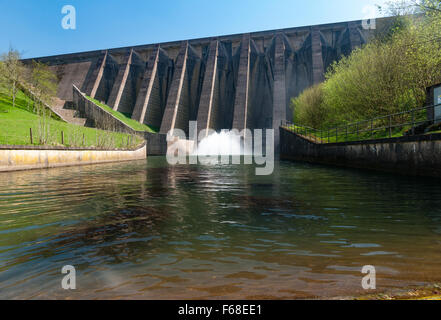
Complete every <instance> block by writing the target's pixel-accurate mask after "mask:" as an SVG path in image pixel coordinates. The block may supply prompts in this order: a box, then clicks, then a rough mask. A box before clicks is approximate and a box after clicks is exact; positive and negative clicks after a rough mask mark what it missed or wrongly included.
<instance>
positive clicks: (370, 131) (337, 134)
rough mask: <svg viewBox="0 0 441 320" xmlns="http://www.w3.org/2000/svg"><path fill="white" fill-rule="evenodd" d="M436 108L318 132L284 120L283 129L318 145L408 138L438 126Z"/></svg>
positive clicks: (427, 107) (409, 111)
mask: <svg viewBox="0 0 441 320" xmlns="http://www.w3.org/2000/svg"><path fill="white" fill-rule="evenodd" d="M435 108H441V104H437V105H431V106H425V107H422V108H416V109H412V110H408V111H403V112H398V113H393V114H389V115H386V116H381V117H377V118H372V119H369V120H362V121H358V122H354V123H348V124H345V125H340V126H335V127H328V128H325V129H315V128H311V127H308V126H302V125H298V124H295V123H293V122H290V121H285V120H282V122H281V126H282V127H283V128H285V129H288V130H290V131H292V132H295V133H296V134H299V135H301V136H303V137H305V138H308V139H309V140H311V141H314V142H315V143H321V144H323V143H335V142H348V141H360V140H373V139H380V138H392V137H395V136H402V135H403V133H404V132H405V133H406V134H407V135H415V134H420V133H421V132H417V131H418V129H419V126H420V125H422V124H427V126H428V125H430V124H433V123H434V120H433V119H434V118H435ZM440 111H441V110H440ZM429 115H431V117H428V116H429Z"/></svg>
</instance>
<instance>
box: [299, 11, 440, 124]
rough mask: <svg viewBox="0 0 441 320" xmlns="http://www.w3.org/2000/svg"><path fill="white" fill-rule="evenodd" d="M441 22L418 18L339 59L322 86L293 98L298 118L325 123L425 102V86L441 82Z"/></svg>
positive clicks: (350, 119)
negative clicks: (385, 37)
mask: <svg viewBox="0 0 441 320" xmlns="http://www.w3.org/2000/svg"><path fill="white" fill-rule="evenodd" d="M407 19H410V18H407ZM440 22H441V18H440V17H439V16H433V17H430V18H429V17H425V18H413V19H412V20H409V23H403V24H402V27H401V29H400V30H396V31H395V32H394V33H393V34H391V35H390V36H389V37H388V38H387V39H386V40H385V39H381V40H380V39H377V40H374V41H373V42H371V43H369V44H367V45H366V46H364V47H363V48H362V49H357V50H355V51H354V52H353V53H352V54H351V55H350V56H348V57H343V58H342V59H341V60H340V61H338V62H335V63H334V64H333V65H332V66H331V67H330V69H329V70H328V72H327V73H326V77H325V78H326V80H325V82H324V83H323V84H322V85H321V86H319V87H313V88H311V89H308V90H306V91H304V92H303V93H302V94H301V95H300V96H299V97H297V98H296V99H293V100H292V104H293V107H294V108H295V109H294V118H295V122H296V123H299V124H304V125H309V126H314V127H316V128H320V127H322V128H323V127H324V126H329V125H337V124H341V123H342V122H343V123H344V122H354V121H357V120H362V119H369V118H374V117H378V116H381V115H387V114H391V113H395V112H400V111H405V110H409V109H413V108H416V107H419V106H422V105H423V104H424V102H425V99H426V93H425V88H426V87H428V86H431V85H433V84H436V83H439V82H441V23H440ZM317 88H320V89H317ZM324 110H325V111H326V112H324Z"/></svg>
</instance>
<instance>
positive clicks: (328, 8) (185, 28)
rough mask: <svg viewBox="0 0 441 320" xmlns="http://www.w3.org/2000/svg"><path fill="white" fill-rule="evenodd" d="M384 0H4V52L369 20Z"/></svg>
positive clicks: (59, 50)
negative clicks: (67, 21)
mask: <svg viewBox="0 0 441 320" xmlns="http://www.w3.org/2000/svg"><path fill="white" fill-rule="evenodd" d="M382 3H384V0H266V1H262V0H174V1H170V0H123V1H121V0H118V1H117V0H0V52H4V51H7V50H8V48H9V47H10V46H12V47H14V48H16V49H18V50H20V51H21V52H22V53H23V57H25V58H29V57H39V56H47V55H55V54H63V53H70V52H79V51H88V50H98V49H105V48H115V47H123V46H132V45H139V44H148V43H156V42H166V41H173V40H182V39H192V38H200V37H208V36H216V35H226V34H233V33H242V32H253V31H262V30H270V29H278V28H289V27H296V26H304V25H312V24H321V23H330V22H339V21H346V20H356V19H362V18H365V17H366V13H367V12H369V10H368V9H366V8H369V6H370V7H371V8H373V6H374V5H375V4H382ZM64 5H73V6H74V7H75V9H76V30H65V29H63V28H62V27H61V20H62V18H63V14H62V13H61V9H62V7H63V6H64ZM366 10H367V11H366ZM374 14H375V13H374Z"/></svg>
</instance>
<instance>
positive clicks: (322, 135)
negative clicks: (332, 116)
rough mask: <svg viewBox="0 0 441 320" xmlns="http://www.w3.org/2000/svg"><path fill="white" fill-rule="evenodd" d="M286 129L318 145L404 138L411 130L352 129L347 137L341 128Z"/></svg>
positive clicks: (291, 126) (297, 127)
mask: <svg viewBox="0 0 441 320" xmlns="http://www.w3.org/2000/svg"><path fill="white" fill-rule="evenodd" d="M284 128H286V129H288V130H290V131H293V132H296V133H298V134H300V135H302V136H305V137H308V138H310V139H311V140H313V141H315V142H317V143H335V142H350V141H362V140H372V139H384V138H397V137H402V136H403V135H404V133H405V132H406V131H407V130H409V129H410V126H404V127H400V128H393V129H392V131H391V133H389V130H388V129H387V130H373V131H372V132H370V131H364V132H359V133H358V134H357V133H356V132H353V131H354V129H353V128H351V130H350V132H348V134H347V135H346V132H345V131H344V129H343V128H340V129H339V130H340V131H339V132H336V130H335V128H334V129H332V130H329V132H328V131H327V130H323V131H320V130H313V129H312V128H311V129H308V130H306V129H305V128H304V127H301V126H297V125H286V126H284ZM430 133H436V132H430ZM337 134H338V137H337ZM328 135H329V137H328Z"/></svg>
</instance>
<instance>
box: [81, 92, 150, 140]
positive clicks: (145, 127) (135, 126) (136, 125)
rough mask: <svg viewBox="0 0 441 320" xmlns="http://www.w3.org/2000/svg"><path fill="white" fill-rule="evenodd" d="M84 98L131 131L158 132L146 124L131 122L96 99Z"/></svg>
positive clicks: (131, 120)
mask: <svg viewBox="0 0 441 320" xmlns="http://www.w3.org/2000/svg"><path fill="white" fill-rule="evenodd" d="M86 98H87V99H89V100H90V101H92V102H94V103H95V104H96V105H97V106H99V107H100V108H101V109H103V110H106V111H107V112H109V113H110V114H112V115H113V116H114V117H115V118H117V119H118V120H121V121H122V122H123V123H125V124H126V125H127V126H129V127H130V128H132V129H133V130H137V131H147V132H152V133H155V132H158V130H157V128H153V127H151V126H148V125H146V124H143V123H139V122H138V121H136V120H133V119H131V118H129V117H127V116H126V115H124V114H123V113H121V112H118V111H115V110H113V109H112V108H111V107H109V106H108V105H106V104H104V103H102V102H100V101H98V100H96V99H93V98H91V97H89V96H86Z"/></svg>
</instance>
